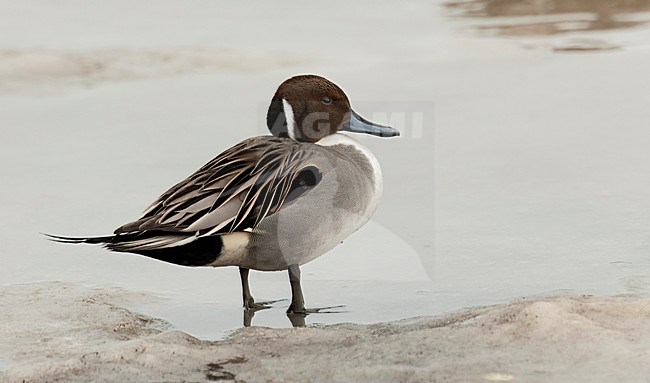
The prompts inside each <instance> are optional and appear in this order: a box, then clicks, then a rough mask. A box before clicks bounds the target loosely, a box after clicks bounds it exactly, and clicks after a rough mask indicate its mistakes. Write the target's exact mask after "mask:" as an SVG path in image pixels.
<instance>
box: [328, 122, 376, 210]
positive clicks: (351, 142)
mask: <svg viewBox="0 0 650 383" xmlns="http://www.w3.org/2000/svg"><path fill="white" fill-rule="evenodd" d="M316 145H320V146H334V145H347V146H350V147H352V148H354V149H355V150H358V151H359V152H360V153H361V154H363V156H364V157H365V158H367V159H368V162H370V165H371V166H372V173H373V174H372V178H373V181H374V184H375V198H376V199H377V203H379V198H380V197H381V193H382V191H383V188H384V176H383V175H382V173H381V166H379V161H377V158H376V157H375V155H374V154H372V152H371V151H370V149H368V148H366V147H365V146H363V145H362V144H361V143H360V142H359V141H357V140H355V139H354V138H352V137H350V136H347V135H345V134H342V133H336V134H332V135H329V136H327V137H325V138H323V139H321V140H320V141H318V142H317V143H316Z"/></svg>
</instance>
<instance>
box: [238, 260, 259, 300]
mask: <svg viewBox="0 0 650 383" xmlns="http://www.w3.org/2000/svg"><path fill="white" fill-rule="evenodd" d="M249 271H250V269H246V268H243V267H240V268H239V276H240V277H241V290H242V297H243V298H244V308H245V309H247V310H248V309H252V308H255V300H254V299H253V296H252V295H251V290H250V287H249V286H248V272H249Z"/></svg>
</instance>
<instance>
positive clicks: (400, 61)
mask: <svg viewBox="0 0 650 383" xmlns="http://www.w3.org/2000/svg"><path fill="white" fill-rule="evenodd" d="M451 3H453V2H451ZM476 3H488V2H476ZM126 4H127V3H120V2H113V3H111V4H110V5H109V4H105V3H96V4H94V6H92V7H91V6H87V7H86V6H84V7H80V6H79V4H78V3H76V2H73V1H64V2H62V3H60V4H58V5H57V6H54V5H43V4H41V5H40V6H39V8H38V12H34V11H35V10H34V9H32V8H30V5H27V4H18V3H15V4H9V3H5V4H2V5H0V7H2V9H1V11H0V24H1V25H4V26H5V28H6V29H8V30H10V31H11V32H12V33H5V34H0V54H2V55H3V56H2V57H5V58H7V57H10V58H11V60H4V61H3V63H0V105H1V108H0V121H2V125H1V126H2V130H3V139H2V140H1V141H0V176H1V179H2V180H3V181H4V182H3V185H4V187H3V188H1V189H0V208H1V210H2V212H3V214H4V219H2V220H1V222H0V225H1V227H0V229H1V230H0V233H1V234H0V236H1V238H0V262H1V264H2V268H0V281H1V282H2V283H3V284H11V283H18V282H31V281H39V280H61V281H64V282H74V283H82V284H87V285H99V286H120V287H124V288H128V289H134V290H141V291H146V292H150V293H152V294H153V295H154V296H156V297H158V299H155V300H153V301H152V303H150V304H147V305H138V306H136V307H133V308H136V309H138V310H141V311H142V312H144V313H146V314H149V315H154V316H159V317H162V318H165V319H167V320H169V321H171V323H172V324H173V325H174V326H175V327H177V328H179V329H181V330H183V331H186V332H189V333H190V334H193V335H196V336H199V337H201V338H211V339H212V338H218V337H221V336H223V334H225V333H226V332H227V331H229V330H232V329H235V328H238V327H239V326H241V324H242V321H243V318H242V311H241V308H240V305H241V302H240V294H241V293H240V290H239V289H240V287H239V276H238V273H237V271H236V269H234V268H229V269H188V268H182V267H179V266H174V265H166V264H163V263H160V262H157V261H153V260H147V259H143V258H141V257H138V256H135V255H128V254H110V253H107V252H106V251H104V250H102V249H99V248H95V247H83V246H64V245H59V244H54V243H50V242H47V241H45V240H44V239H43V238H42V237H41V236H40V235H39V234H38V232H41V231H42V232H51V233H55V234H64V235H99V234H106V233H108V232H111V231H112V230H113V229H114V228H115V227H117V226H119V225H121V224H123V223H124V222H127V221H130V220H132V219H135V218H137V216H138V214H139V212H140V211H142V209H143V208H144V207H145V206H147V205H148V203H150V202H151V200H152V199H153V198H155V197H156V196H157V195H158V194H159V193H161V192H162V191H164V190H165V189H166V188H167V187H169V186H171V185H172V184H173V183H174V182H176V181H178V180H180V179H182V178H184V177H185V176H187V175H188V174H189V173H191V172H192V171H194V170H195V169H196V168H198V167H199V166H201V165H202V164H203V163H205V162H206V161H208V160H209V159H210V158H212V157H213V156H214V155H216V154H217V153H219V152H220V151H221V150H223V149H225V148H227V147H228V146H230V145H232V144H234V143H236V142H239V141H240V140H242V139H243V138H245V137H249V136H252V135H256V134H265V130H264V128H262V127H263V126H264V113H265V108H266V104H267V102H268V100H269V99H270V97H271V96H272V93H273V92H274V90H275V87H276V86H277V84H278V83H279V82H280V81H281V80H283V79H284V78H286V77H289V76H291V75H293V74H296V73H320V74H323V75H325V76H327V77H330V78H331V79H333V80H334V81H336V82H337V83H339V84H340V85H341V86H342V87H343V88H344V89H345V90H346V91H347V93H348V95H349V96H350V98H351V100H352V105H353V107H355V109H356V110H357V111H358V112H359V113H361V114H362V115H364V116H366V117H367V118H369V119H374V120H377V121H378V122H390V123H391V124H393V125H394V126H396V127H398V128H399V129H400V130H402V132H403V133H404V135H403V137H402V138H400V139H397V140H381V139H373V138H363V142H364V143H365V144H367V145H368V146H369V147H370V148H371V149H372V150H373V152H374V153H375V154H376V156H377V157H378V158H379V160H380V162H381V164H382V167H383V169H384V176H385V193H384V197H383V200H382V205H381V207H380V209H379V211H378V212H377V214H376V215H375V217H374V219H373V221H371V223H370V224H369V225H367V226H366V227H364V228H362V229H361V230H359V231H358V232H357V233H355V234H354V235H353V236H351V237H350V238H349V239H348V240H346V241H345V243H344V244H343V245H341V246H339V247H338V248H336V249H335V250H333V251H332V252H331V253H329V254H327V255H325V256H323V257H321V258H319V259H317V260H316V261H314V262H312V263H310V264H308V265H306V266H305V267H304V269H303V279H304V282H303V288H304V292H305V298H306V300H307V305H308V306H310V307H323V306H333V305H345V306H344V307H343V308H342V309H341V310H342V311H343V312H341V313H336V314H331V313H329V314H315V315H310V316H308V317H307V324H312V323H338V322H348V321H350V322H360V323H370V322H376V321H385V320H393V319H400V318H407V317H412V316H418V315H434V314H437V313H441V312H445V311H450V310H454V309H458V308H461V307H467V306H473V305H484V304H490V303H496V302H502V301H505V300H508V299H511V298H515V297H522V296H529V295H533V294H548V293H555V292H562V291H567V290H568V291H573V292H579V293H588V294H618V293H630V294H641V295H647V294H648V291H650V279H649V276H650V236H649V235H648V233H649V232H650V230H649V229H650V214H649V213H650V197H649V196H650V178H649V177H647V175H648V173H649V171H650V161H649V160H650V151H648V150H647V148H648V145H649V144H650V131H649V130H648V129H647V121H649V120H650V109H648V108H647V105H648V101H650V100H649V98H650V95H649V94H648V89H650V78H649V77H648V76H646V75H645V74H646V73H647V68H648V67H649V65H650V43H648V41H650V40H649V39H648V37H650V32H649V31H648V29H646V28H645V27H644V25H643V24H642V23H639V24H636V25H634V26H633V28H631V27H629V26H627V27H625V28H622V27H617V28H609V29H606V28H586V30H568V31H563V33H556V34H523V35H522V34H513V33H509V34H507V35H506V36H503V35H501V34H498V33H494V31H493V30H491V29H490V28H484V26H485V24H481V23H489V22H490V21H491V18H492V17H493V15H491V14H489V15H483V14H481V13H480V12H479V13H477V14H472V15H471V17H466V16H467V15H464V14H463V12H459V11H458V10H455V11H454V10H453V9H452V10H450V7H449V6H434V5H431V4H429V3H426V2H415V1H413V2H407V3H405V4H404V5H403V6H400V7H399V8H395V6H394V5H393V3H392V2H379V3H373V4H372V6H371V5H370V4H369V3H365V2H355V3H353V4H348V3H339V4H338V5H339V7H336V5H337V3H334V4H333V5H334V6H332V7H330V5H332V4H328V5H327V6H326V5H324V4H322V5H318V7H320V8H319V9H317V11H318V12H316V11H314V10H312V11H311V12H310V13H309V15H307V14H306V13H304V12H305V11H303V10H300V9H296V8H295V7H290V6H288V5H286V6H284V7H282V6H280V7H278V6H271V5H269V4H266V3H263V2H259V3H257V4H256V7H255V10H253V11H247V17H248V19H246V20H245V21H243V22H242V21H241V18H240V17H236V16H237V15H238V12H240V11H241V9H239V8H238V7H239V6H238V5H224V4H220V5H219V6H218V7H217V6H216V5H214V4H212V3H210V2H203V1H197V2H195V3H193V6H192V7H180V6H179V5H178V4H176V3H172V2H169V3H167V2H157V3H156V7H154V8H153V9H155V11H152V7H150V6H147V2H143V3H138V4H130V3H129V4H130V5H129V7H131V8H129V9H131V11H130V12H129V13H126V14H125V13H124V12H122V10H123V9H124V8H123V7H125V6H126ZM344 4H345V5H344ZM343 6H345V8H346V12H340V7H343ZM69 9H74V10H75V11H74V12H66V11H65V10H69ZM641 10H643V9H641ZM587 11H588V10H585V11H580V12H587ZM25 12H31V13H32V17H31V18H30V19H29V21H28V22H25V21H24V18H21V17H20V15H22V14H24V13H25ZM287 12H290V13H291V14H292V15H293V16H294V17H291V18H290V19H291V20H292V21H291V22H290V23H277V22H276V21H277V20H280V19H284V17H285V16H286V14H287ZM587 13H588V12H587ZM625 13H626V16H625V17H627V18H628V19H629V18H633V16H634V15H635V14H636V15H637V16H638V17H637V18H642V17H643V15H644V14H643V13H634V11H629V10H627V11H626V12H625ZM570 14H573V13H572V12H570ZM109 15H120V17H108V16H109ZM512 15H513V14H507V13H506V14H498V18H499V19H498V21H499V23H505V24H508V23H509V22H511V23H516V24H518V25H521V24H522V23H523V24H525V23H526V22H529V21H525V20H523V21H522V19H520V18H519V17H520V16H521V15H516V16H517V17H518V18H516V19H515V18H510V17H509V16H512ZM523 16H526V17H527V16H530V15H529V14H527V13H525V14H524V15H523ZM550 16H551V17H556V16H558V15H557V14H555V13H552V12H551V14H550ZM314 17H316V18H322V20H332V19H336V20H338V21H339V22H338V23H337V24H336V27H335V28H333V29H332V32H331V34H329V35H328V34H323V33H321V31H317V30H313V28H311V26H312V25H314V23H313V21H314V19H313V18H314ZM19 20H20V22H19ZM116 20H119V22H118V21H116ZM531 20H532V19H531ZM532 22H537V21H535V20H532ZM242 23H243V24H242ZM505 24H504V25H505ZM46 26H47V27H48V28H47V30H48V33H47V37H44V36H43V30H44V28H46ZM50 27H51V28H50ZM296 30H301V31H302V32H301V33H300V34H296ZM16 36H18V37H16ZM576 42H577V44H578V45H580V44H583V45H584V44H587V45H589V44H591V45H593V46H598V44H602V46H612V47H616V49H613V50H598V49H596V50H592V51H590V52H583V50H580V49H576V50H573V51H572V50H571V49H563V48H566V47H570V46H572V44H576ZM580 42H582V43H580ZM585 42H586V43H585ZM591 45H589V46H591ZM332 52H335V54H334V53H332ZM224 57H225V58H224ZM251 288H252V292H253V294H254V296H255V297H256V298H257V299H258V300H276V299H282V298H289V295H290V290H289V284H288V283H287V276H286V275H285V273H256V272H253V273H252V276H251ZM287 305H288V302H287V301H281V302H278V303H276V304H275V305H274V307H273V308H272V309H270V310H265V311H261V312H258V313H257V314H256V315H255V317H254V318H253V324H254V325H264V326H283V327H286V326H290V325H291V324H290V322H289V320H288V318H287V317H286V316H285V315H284V310H285V309H286V306H287Z"/></svg>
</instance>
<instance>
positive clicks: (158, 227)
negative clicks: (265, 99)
mask: <svg viewBox="0 0 650 383" xmlns="http://www.w3.org/2000/svg"><path fill="white" fill-rule="evenodd" d="M266 122H267V126H268V128H269V130H270V132H271V134H272V135H271V136H260V137H252V138H249V139H246V140H244V141H242V142H240V143H239V144H237V145H235V146H233V147H231V148H230V149H227V150H226V151H224V152H223V153H221V154H219V155H218V156H217V157H216V158H215V159H213V160H212V161H210V162H208V163H207V164H206V165H204V166H203V167H202V168H200V169H199V170H197V171H196V172H195V173H194V174H192V175H191V176H189V177H188V178H186V179H185V180H183V181H181V182H179V183H178V184H176V185H175V186H173V187H172V188H171V189H169V190H167V191H166V192H165V193H163V194H162V195H161V196H160V197H159V198H158V199H157V200H155V201H154V202H153V203H152V204H151V205H150V206H149V207H148V208H147V209H146V211H145V212H144V214H143V216H142V218H140V219H138V220H136V221H133V222H131V223H127V224H126V225H124V226H121V227H119V228H117V229H116V230H115V232H114V235H110V236H104V237H86V238H70V237H59V236H50V238H51V239H53V240H55V241H60V242H65V243H90V244H102V245H103V246H104V247H106V248H107V249H109V250H112V251H118V252H127V253H136V254H141V255H144V256H147V257H151V258H155V259H158V260H161V261H165V262H171V263H175V264H178V265H183V266H212V267H220V266H238V267H239V270H240V275H241V282H242V290H243V299H244V307H245V308H246V309H254V308H258V306H256V303H255V301H254V299H253V297H252V295H251V293H250V290H249V286H248V272H249V269H254V270H262V271H278V270H288V272H289V281H290V283H291V292H292V299H291V305H290V306H289V309H288V310H287V312H288V313H306V312H307V310H306V309H305V304H304V299H303V295H302V289H301V286H300V265H302V264H305V263H307V262H309V261H311V260H313V259H315V258H317V257H319V256H321V255H323V254H324V253H326V252H328V251H329V250H331V249H332V248H334V247H335V246H336V245H338V244H339V243H341V242H342V241H343V240H344V239H345V238H346V237H348V236H349V235H350V234H352V233H353V232H355V231H356V230H357V229H359V228H360V227H361V226H363V225H364V224H365V223H366V222H368V220H369V219H370V217H371V216H372V214H373V213H374V212H375V210H376V209H377V206H378V204H379V199H380V196H381V193H382V187H383V178H382V174H381V169H380V167H379V163H378V162H377V159H376V158H375V156H373V154H372V153H371V152H370V150H368V149H367V148H365V147H364V146H362V145H361V144H360V143H359V142H357V141H356V140H354V139H353V138H351V137H349V136H347V135H345V134H341V133H340V132H342V131H344V132H356V133H367V134H372V135H375V136H380V137H394V136H399V131H397V130H396V129H393V128H391V127H388V126H382V125H378V124H375V123H372V122H369V121H367V120H365V119H363V118H362V117H361V116H359V115H358V114H357V113H355V112H354V111H353V110H352V109H351V108H350V102H349V100H348V98H347V96H346V95H345V93H344V92H343V90H341V88H339V87H338V86H337V85H335V84H334V83H332V82H331V81H329V80H327V79H325V78H323V77H320V76H315V75H303V76H296V77H292V78H290V79H288V80H286V81H285V82H283V83H282V84H281V85H280V86H279V88H278V90H277V91H276V92H275V95H274V96H273V99H272V100H271V105H270V106H269V109H268V114H267V117H266Z"/></svg>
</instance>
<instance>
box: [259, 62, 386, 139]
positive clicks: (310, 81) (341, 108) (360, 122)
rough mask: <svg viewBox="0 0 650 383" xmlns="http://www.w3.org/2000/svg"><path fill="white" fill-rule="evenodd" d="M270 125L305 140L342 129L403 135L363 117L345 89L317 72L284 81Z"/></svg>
mask: <svg viewBox="0 0 650 383" xmlns="http://www.w3.org/2000/svg"><path fill="white" fill-rule="evenodd" d="M266 124H267V126H268V128H269V130H270V131H271V134H273V135H274V136H277V137H287V138H291V139H294V140H296V141H301V142H318V141H319V140H321V139H322V138H324V137H327V136H329V135H331V134H334V133H336V132H338V131H350V132H356V133H367V134H372V135H376V136H380V137H394V136H399V131H398V130H396V129H393V128H391V127H389V126H383V125H379V124H375V123H372V122H370V121H367V120H365V119H364V118H362V117H361V116H359V115H358V114H357V113H355V112H354V111H353V110H352V108H351V107H350V101H349V100H348V97H347V96H346V95H345V93H344V92H343V90H341V88H339V87H338V86H337V85H336V84H334V83H333V82H331V81H329V80H328V79H326V78H324V77H320V76H316V75H302V76H295V77H292V78H290V79H288V80H286V81H285V82H283V83H282V84H280V86H279V87H278V90H277V91H276V92H275V95H274V96H273V99H272V100H271V105H270V106H269V111H268V113H267V115H266Z"/></svg>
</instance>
